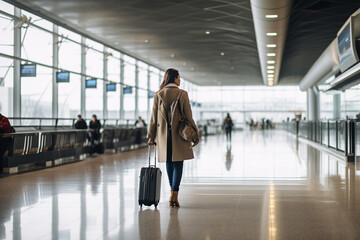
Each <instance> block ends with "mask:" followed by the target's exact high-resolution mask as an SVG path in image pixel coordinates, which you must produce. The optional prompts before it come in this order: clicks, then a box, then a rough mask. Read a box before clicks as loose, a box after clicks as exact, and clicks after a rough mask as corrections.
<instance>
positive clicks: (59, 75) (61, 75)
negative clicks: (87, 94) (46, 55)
mask: <svg viewBox="0 0 360 240" xmlns="http://www.w3.org/2000/svg"><path fill="white" fill-rule="evenodd" d="M69 81H70V73H69V72H56V82H58V83H59V82H69Z"/></svg>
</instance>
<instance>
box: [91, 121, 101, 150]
mask: <svg viewBox="0 0 360 240" xmlns="http://www.w3.org/2000/svg"><path fill="white" fill-rule="evenodd" d="M89 128H90V132H89V137H90V143H91V145H92V146H94V141H95V140H98V139H99V138H100V129H101V123H100V121H99V120H98V119H97V117H96V115H95V114H94V115H92V120H91V121H90V123H89Z"/></svg>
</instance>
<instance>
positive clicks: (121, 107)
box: [120, 54, 125, 119]
mask: <svg viewBox="0 0 360 240" xmlns="http://www.w3.org/2000/svg"><path fill="white" fill-rule="evenodd" d="M124 69H125V63H124V58H123V55H122V54H121V56H120V119H124V118H125V117H124Z"/></svg>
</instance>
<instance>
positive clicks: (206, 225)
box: [0, 130, 360, 240]
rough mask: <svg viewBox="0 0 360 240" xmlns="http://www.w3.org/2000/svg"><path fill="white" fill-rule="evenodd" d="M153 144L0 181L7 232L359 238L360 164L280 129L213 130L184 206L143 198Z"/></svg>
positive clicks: (2, 226) (190, 177)
mask: <svg viewBox="0 0 360 240" xmlns="http://www.w3.org/2000/svg"><path fill="white" fill-rule="evenodd" d="M146 155H147V151H146V149H141V150H136V151H131V152H125V153H119V154H114V155H110V154H109V155H104V156H102V157H99V158H96V157H94V158H92V159H88V160H86V161H83V162H79V163H74V164H68V165H64V166H60V167H56V168H51V169H46V170H41V171H36V172H30V173H25V174H20V175H14V176H10V177H6V178H2V179H0V239H26V240H28V239H141V240H143V239H206V240H210V239H359V238H360V217H359V216H360V207H359V206H360V205H359V204H358V203H359V202H360V189H359V188H360V172H359V171H360V169H359V170H358V166H357V165H356V164H346V163H345V162H344V160H343V159H337V158H335V157H332V156H330V155H328V154H326V153H322V152H319V151H318V150H316V149H314V148H312V147H310V146H308V145H306V144H304V143H299V142H297V141H296V139H295V138H294V137H293V136H291V135H290V134H288V133H286V132H283V131H276V130H268V131H253V132H251V131H244V132H237V133H235V134H234V136H233V140H232V143H231V144H228V143H226V141H225V138H224V136H209V137H207V138H206V139H203V140H202V142H201V144H200V145H199V147H197V148H196V160H193V161H187V162H185V164H184V178H183V184H182V186H181V189H180V203H181V208H180V209H171V208H169V207H168V203H167V199H168V197H169V191H168V185H167V178H166V171H165V165H164V164H160V167H161V168H162V171H163V185H162V186H163V189H162V195H161V202H160V204H159V206H158V208H157V209H155V208H154V207H144V208H143V209H140V208H139V206H138V205H137V194H138V193H137V186H138V176H139V170H140V168H141V167H142V166H145V165H146V164H147V159H146Z"/></svg>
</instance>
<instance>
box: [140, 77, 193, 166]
mask: <svg viewBox="0 0 360 240" xmlns="http://www.w3.org/2000/svg"><path fill="white" fill-rule="evenodd" d="M179 92H180V89H179V88H178V87H177V85H176V84H174V83H170V84H168V85H166V86H165V87H164V88H163V89H161V90H159V91H158V92H156V93H155V95H154V105H153V109H152V115H151V120H150V124H149V131H148V134H147V137H148V138H153V139H155V142H156V143H157V149H158V153H159V157H158V159H159V162H166V156H167V129H168V123H167V111H169V109H170V106H171V103H172V102H174V101H175V100H176V98H177V96H178V94H179ZM179 103H180V105H181V106H182V109H183V112H184V115H185V117H186V119H187V120H188V121H189V122H190V123H191V124H192V125H193V126H194V127H195V129H196V131H198V129H197V127H196V124H195V122H194V120H193V118H192V112H191V106H190V102H189V97H188V93H187V92H186V91H183V92H182V94H181V97H180V100H179ZM172 119H173V121H172V126H171V136H172V155H173V159H172V160H173V161H174V162H175V161H183V160H187V159H193V158H194V153H193V149H192V143H190V142H186V141H184V140H183V139H182V138H181V137H180V136H179V134H178V132H177V128H178V125H179V121H180V120H181V115H180V112H179V107H177V108H176V110H175V112H174V115H173V116H172Z"/></svg>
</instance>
